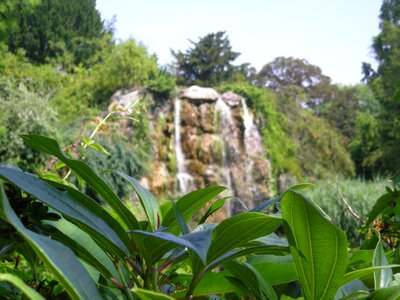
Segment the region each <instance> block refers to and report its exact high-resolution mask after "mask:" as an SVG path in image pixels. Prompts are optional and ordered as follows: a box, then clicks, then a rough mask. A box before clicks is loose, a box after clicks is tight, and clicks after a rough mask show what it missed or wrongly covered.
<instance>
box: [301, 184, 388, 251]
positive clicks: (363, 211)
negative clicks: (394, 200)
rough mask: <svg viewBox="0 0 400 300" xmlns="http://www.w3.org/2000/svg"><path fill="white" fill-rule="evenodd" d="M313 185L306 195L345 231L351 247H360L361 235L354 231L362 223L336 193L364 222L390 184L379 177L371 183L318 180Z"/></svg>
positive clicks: (362, 237)
mask: <svg viewBox="0 0 400 300" xmlns="http://www.w3.org/2000/svg"><path fill="white" fill-rule="evenodd" d="M316 184H317V188H316V189H314V190H310V191H308V192H307V196H308V197H309V198H311V199H312V200H313V201H314V202H315V203H317V204H318V205H319V206H320V207H321V208H322V209H323V210H324V211H325V213H326V214H327V215H328V216H329V217H330V218H331V219H332V222H333V223H334V224H335V225H337V226H338V227H339V228H341V229H342V230H344V231H345V232H346V234H347V238H348V240H349V243H350V245H351V246H354V247H357V246H359V245H360V243H361V242H362V240H363V239H364V236H363V234H362V233H360V232H359V231H358V230H356V229H358V228H359V227H360V225H361V223H360V222H359V221H358V220H356V218H355V217H354V216H352V214H351V213H350V212H349V210H348V209H347V208H346V206H345V205H344V203H343V201H342V199H341V198H340V196H339V192H338V191H339V190H340V192H341V193H342V195H343V196H344V198H345V199H346V200H347V202H348V203H349V205H350V206H351V207H352V208H353V210H354V211H355V212H356V213H357V215H359V216H361V217H362V218H364V219H365V218H366V216H367V214H368V212H369V211H370V210H371V208H372V207H373V205H374V204H375V202H376V200H377V199H378V198H379V197H380V196H381V195H383V194H384V193H385V187H386V186H389V185H390V184H389V182H388V181H387V180H385V179H382V178H378V179H375V180H372V181H366V180H362V179H342V178H335V179H328V180H321V181H319V182H317V183H316Z"/></svg>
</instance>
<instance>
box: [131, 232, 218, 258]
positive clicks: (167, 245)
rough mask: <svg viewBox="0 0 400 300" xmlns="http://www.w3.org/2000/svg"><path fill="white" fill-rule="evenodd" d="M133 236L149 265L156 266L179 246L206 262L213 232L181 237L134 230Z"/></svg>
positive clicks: (195, 233)
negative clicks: (191, 251)
mask: <svg viewBox="0 0 400 300" xmlns="http://www.w3.org/2000/svg"><path fill="white" fill-rule="evenodd" d="M132 234H133V235H134V236H135V240H136V242H137V244H138V247H139V248H140V250H141V253H142V254H143V256H144V257H145V259H146V261H147V263H148V264H154V263H155V262H156V261H157V260H159V259H160V258H161V257H163V255H164V254H165V253H167V252H168V251H170V250H172V249H174V248H176V247H177V246H183V247H187V248H189V249H191V250H193V251H194V252H195V253H196V254H197V255H198V257H199V258H200V259H201V260H202V261H203V262H205V261H206V257H207V251H208V248H209V246H210V242H211V236H212V230H210V229H209V230H205V231H198V232H193V233H190V234H186V235H183V236H180V237H178V236H175V235H173V234H171V233H169V232H147V231H141V230H134V231H132Z"/></svg>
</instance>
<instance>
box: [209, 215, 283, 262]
mask: <svg viewBox="0 0 400 300" xmlns="http://www.w3.org/2000/svg"><path fill="white" fill-rule="evenodd" d="M281 224H282V219H281V218H277V217H273V216H268V215H265V214H261V213H255V212H247V213H242V214H238V215H235V216H233V217H231V218H229V219H226V220H224V221H222V222H221V223H220V224H219V225H218V226H217V227H215V229H214V236H213V240H212V243H211V246H210V250H209V251H208V255H207V263H211V262H212V261H214V260H215V259H217V258H219V257H220V256H222V255H224V254H225V253H227V252H228V251H230V250H232V249H235V248H238V247H241V246H243V245H245V244H246V243H247V242H249V241H251V240H254V239H257V238H259V237H262V236H265V235H268V234H270V233H271V232H274V231H275V230H276V229H277V228H278V227H279V226H280V225H281Z"/></svg>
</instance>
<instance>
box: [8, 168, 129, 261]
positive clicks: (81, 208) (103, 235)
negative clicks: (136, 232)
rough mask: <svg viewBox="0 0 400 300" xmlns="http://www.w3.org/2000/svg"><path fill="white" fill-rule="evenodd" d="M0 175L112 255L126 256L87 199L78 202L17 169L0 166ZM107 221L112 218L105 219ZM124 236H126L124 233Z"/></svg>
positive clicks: (99, 210)
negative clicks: (71, 222)
mask: <svg viewBox="0 0 400 300" xmlns="http://www.w3.org/2000/svg"><path fill="white" fill-rule="evenodd" d="M0 176H1V177H4V178H6V179H7V180H9V181H10V182H12V183H13V184H15V185H16V186H18V187H19V188H21V189H22V190H24V191H25V192H27V193H28V194H31V195H33V196H35V197H36V198H37V199H39V200H40V201H42V202H44V203H46V204H47V205H48V206H50V207H52V208H53V209H55V210H57V211H59V212H61V213H62V214H63V215H64V216H65V217H67V218H69V219H71V220H73V221H74V222H76V223H78V224H79V226H80V227H81V228H82V229H83V230H85V231H87V232H88V233H89V234H91V235H92V236H93V237H94V238H95V239H96V240H98V241H99V242H100V243H102V244H104V246H105V247H107V249H109V250H110V251H111V252H112V253H115V254H116V255H118V256H120V257H124V256H125V255H126V254H127V253H128V249H127V247H126V246H125V244H124V243H123V242H122V241H121V239H120V238H119V236H118V235H117V234H116V233H115V231H114V230H113V229H112V228H111V227H110V226H109V225H108V224H107V223H106V222H105V221H104V220H103V218H104V217H105V216H108V214H107V212H105V210H104V209H103V208H102V207H101V206H100V205H98V204H97V203H96V202H94V201H93V200H91V199H90V198H89V199H86V198H87V197H86V198H85V197H80V198H78V199H79V201H76V200H75V199H74V198H71V197H70V196H69V195H68V194H67V193H66V192H62V191H59V190H58V189H56V188H54V187H52V186H50V185H49V184H47V183H46V182H44V181H42V180H40V179H38V178H37V177H35V176H34V175H32V174H28V173H24V172H22V171H20V170H17V169H10V168H5V167H0ZM55 184H56V183H55ZM57 184H58V183H57ZM58 185H59V184H58ZM63 188H65V189H68V190H69V191H70V192H71V193H76V194H77V195H78V194H79V192H78V191H76V190H75V189H72V188H69V187H68V186H63ZM95 213H97V215H96V214H95ZM99 215H100V216H101V217H99ZM108 219H109V220H110V219H112V218H111V217H110V216H108ZM114 223H116V222H115V221H114V222H112V224H114ZM118 228H120V226H116V229H118ZM124 234H125V233H124ZM125 236H127V235H126V234H125ZM127 238H128V237H127Z"/></svg>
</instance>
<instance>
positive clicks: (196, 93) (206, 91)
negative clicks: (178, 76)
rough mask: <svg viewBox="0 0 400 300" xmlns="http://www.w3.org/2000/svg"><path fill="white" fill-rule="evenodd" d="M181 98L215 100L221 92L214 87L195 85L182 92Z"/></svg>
mask: <svg viewBox="0 0 400 300" xmlns="http://www.w3.org/2000/svg"><path fill="white" fill-rule="evenodd" d="M180 98H181V99H189V100H195V101H210V102H214V101H216V100H217V99H218V98H219V94H218V93H217V92H216V91H215V90H214V89H212V88H204V87H200V86H197V85H193V86H191V87H189V88H187V89H185V90H183V91H182V92H181V94H180Z"/></svg>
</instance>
